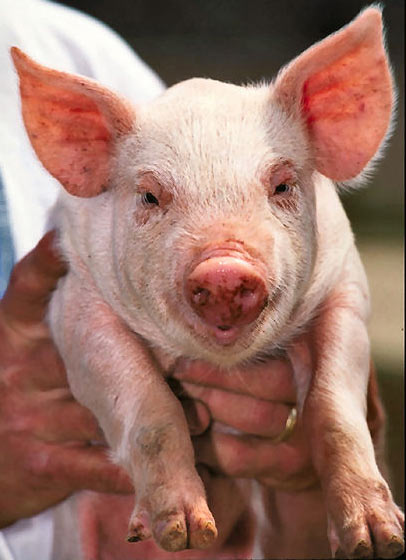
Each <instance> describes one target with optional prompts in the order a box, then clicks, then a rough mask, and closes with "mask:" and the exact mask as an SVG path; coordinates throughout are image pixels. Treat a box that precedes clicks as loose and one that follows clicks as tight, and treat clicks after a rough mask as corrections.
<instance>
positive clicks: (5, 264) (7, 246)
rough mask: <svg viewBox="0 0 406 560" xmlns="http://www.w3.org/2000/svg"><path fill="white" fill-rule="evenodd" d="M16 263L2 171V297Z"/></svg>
mask: <svg viewBox="0 0 406 560" xmlns="http://www.w3.org/2000/svg"><path fill="white" fill-rule="evenodd" d="M13 264H14V247H13V240H12V238H11V232H10V221H9V216H8V211H7V201H6V197H5V193H4V187H3V181H2V178H1V173H0V298H1V297H3V294H4V292H5V290H6V288H7V284H8V280H9V277H10V272H11V269H12V268H13Z"/></svg>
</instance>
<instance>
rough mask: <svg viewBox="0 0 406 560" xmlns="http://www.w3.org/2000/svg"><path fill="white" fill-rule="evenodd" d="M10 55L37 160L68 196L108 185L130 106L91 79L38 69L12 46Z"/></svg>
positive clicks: (129, 119)
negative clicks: (117, 144) (118, 141)
mask: <svg viewBox="0 0 406 560" xmlns="http://www.w3.org/2000/svg"><path fill="white" fill-rule="evenodd" d="M11 55H12V58H13V61H14V65H15V67H16V69H17V72H18V75H19V78H20V94H21V102H22V113H23V119H24V124H25V127H26V130H27V133H28V136H29V138H30V141H31V144H32V146H33V148H34V150H35V152H36V154H37V156H38V158H39V160H40V161H41V162H42V164H43V165H44V167H45V168H46V169H47V170H48V171H49V173H50V174H51V175H53V177H55V178H56V179H58V181H59V182H60V183H61V184H62V186H63V187H64V188H65V189H66V190H67V191H68V192H69V193H70V194H72V195H75V196H80V197H91V196H95V195H98V194H100V193H101V192H103V191H104V190H105V189H106V188H107V187H108V184H109V179H110V174H111V167H112V155H113V153H114V145H115V142H116V141H117V140H118V139H119V138H120V137H121V136H123V135H125V134H127V133H128V132H129V131H130V130H131V128H132V126H133V122H134V113H133V110H132V108H131V106H130V105H129V104H128V103H127V102H126V101H125V100H123V99H121V98H120V97H118V96H117V95H116V94H114V93H113V92H111V91H110V90H108V89H107V88H105V87H103V86H101V85H99V84H98V83H96V82H94V81H93V80H90V79H87V78H84V77H83V76H75V75H73V74H68V73H64V72H58V71H56V70H52V69H50V68H46V67H44V66H41V65H40V64H38V63H37V62H35V61H34V60H32V59H31V58H29V57H28V56H27V55H26V54H24V53H23V52H22V51H21V50H19V49H18V48H16V47H13V48H12V49H11Z"/></svg>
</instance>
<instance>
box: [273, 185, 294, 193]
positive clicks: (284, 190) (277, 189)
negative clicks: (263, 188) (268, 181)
mask: <svg viewBox="0 0 406 560" xmlns="http://www.w3.org/2000/svg"><path fill="white" fill-rule="evenodd" d="M289 190H290V186H289V185H287V184H286V183H281V184H280V185H278V186H277V187H275V190H274V194H286V193H288V192H289Z"/></svg>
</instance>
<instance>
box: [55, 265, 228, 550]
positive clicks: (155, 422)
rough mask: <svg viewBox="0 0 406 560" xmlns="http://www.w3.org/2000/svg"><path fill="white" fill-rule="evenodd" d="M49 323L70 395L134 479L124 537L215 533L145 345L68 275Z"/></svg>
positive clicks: (189, 538)
mask: <svg viewBox="0 0 406 560" xmlns="http://www.w3.org/2000/svg"><path fill="white" fill-rule="evenodd" d="M78 301H80V302H81V304H80V305H78V304H77V302H78ZM84 302H85V303H84ZM51 325H52V329H53V332H54V336H55V338H56V342H57V344H58V346H59V349H60V351H61V354H62V356H63V359H64V361H65V364H66V367H67V371H68V377H69V383H70V386H71V389H72V392H73V394H74V396H75V397H76V398H77V399H78V400H79V402H81V403H82V404H83V405H85V406H87V407H88V408H90V410H92V412H93V413H94V414H95V415H96V417H97V419H98V421H99V423H100V426H101V427H102V429H103V431H104V434H105V436H106V439H107V442H108V444H109V445H110V447H111V449H112V455H113V457H114V460H115V461H116V462H117V463H119V464H121V465H122V466H123V467H124V468H125V469H126V470H127V471H128V473H129V474H130V476H131V478H132V480H133V482H134V488H135V493H136V506H135V509H134V513H133V516H132V519H131V520H130V525H129V537H128V539H129V540H130V541H138V540H143V539H146V538H148V537H150V536H151V533H152V536H153V537H154V539H155V540H156V542H157V543H158V544H159V545H160V546H161V547H162V548H164V549H165V550H169V551H175V550H181V549H184V548H187V547H189V548H206V547H207V546H210V545H211V544H212V542H213V541H214V540H215V538H216V534H217V533H216V528H215V523H214V519H213V516H212V515H211V513H210V511H209V509H208V506H207V503H206V498H205V492H204V487H203V484H202V482H201V480H200V478H199V476H198V474H197V472H196V470H195V466H194V453H193V448H192V444H191V440H190V437H189V433H188V428H187V424H186V420H185V417H184V414H183V410H182V408H181V406H180V404H179V402H178V400H177V399H176V398H175V396H174V395H173V394H172V392H171V391H170V389H169V388H168V386H167V384H166V383H165V381H164V379H163V377H162V375H161V373H160V372H159V371H158V368H157V365H156V364H155V363H154V361H153V358H152V357H151V355H150V354H149V351H148V350H147V348H146V347H145V345H144V344H143V343H142V342H141V341H140V339H139V338H138V337H137V336H136V335H135V334H134V333H132V332H130V331H129V330H128V329H127V327H126V326H125V325H124V324H123V322H122V321H121V319H120V318H119V317H117V316H116V315H115V314H114V312H113V311H112V310H111V308H110V307H109V306H108V305H107V304H106V303H105V302H104V301H102V300H101V299H99V297H98V296H96V293H95V292H93V291H92V290H90V289H88V288H83V287H79V286H78V285H77V283H76V281H75V280H74V278H73V277H72V275H68V277H67V278H66V279H64V281H63V283H62V285H61V287H60V289H59V290H58V291H57V293H56V294H55V296H54V298H53V300H52V305H51Z"/></svg>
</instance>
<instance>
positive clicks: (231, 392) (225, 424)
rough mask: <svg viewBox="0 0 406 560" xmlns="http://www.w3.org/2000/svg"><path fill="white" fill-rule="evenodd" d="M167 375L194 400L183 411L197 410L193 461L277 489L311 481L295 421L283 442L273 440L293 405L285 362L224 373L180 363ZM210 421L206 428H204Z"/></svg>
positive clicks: (306, 453)
mask: <svg viewBox="0 0 406 560" xmlns="http://www.w3.org/2000/svg"><path fill="white" fill-rule="evenodd" d="M173 377H174V379H175V380H176V381H177V382H180V383H181V386H182V388H183V389H182V391H183V394H184V396H187V398H190V399H194V400H195V403H196V404H195V405H192V404H191V403H190V402H189V407H192V406H197V408H196V409H195V422H196V424H197V427H196V428H195V433H197V434H199V432H202V433H201V435H198V437H195V438H194V447H195V452H196V459H197V462H200V463H203V464H205V465H207V466H208V467H210V469H212V470H213V471H214V472H221V473H223V474H224V475H226V476H230V477H237V478H255V479H256V480H258V481H259V482H261V483H262V484H264V485H266V486H269V487H273V488H276V489H279V490H301V489H303V488H307V487H309V486H311V485H313V484H315V483H316V481H317V477H316V474H315V472H314V470H313V466H312V463H311V453H310V447H309V444H308V440H307V438H306V435H305V432H304V430H303V427H302V425H301V422H300V418H299V419H298V420H297V422H296V424H295V426H294V429H293V431H292V433H291V434H290V435H289V436H288V437H287V438H286V440H285V441H279V440H280V436H281V434H282V433H283V432H284V430H285V427H286V425H287V421H288V417H289V415H290V414H291V411H292V408H293V407H294V406H295V404H296V390H295V385H294V381H293V370H292V367H291V365H290V364H289V362H288V361H287V360H286V359H268V360H267V361H266V362H264V363H257V364H253V365H250V366H245V367H239V368H234V369H232V370H229V371H221V370H217V369H216V368H214V367H212V366H210V365H208V364H206V363H203V362H188V361H182V362H181V363H179V365H178V367H177V368H176V370H175V372H174V373H173ZM205 407H206V413H205V412H204V409H205ZM208 411H209V412H208ZM190 415H191V414H190ZM210 417H211V425H210V430H205V428H207V427H208V424H209V422H210V419H209V418H210ZM199 426H200V429H199ZM192 433H193V432H192Z"/></svg>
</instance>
